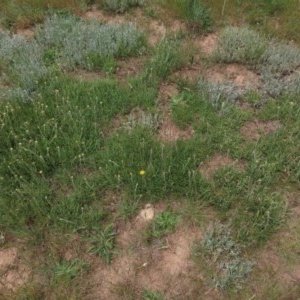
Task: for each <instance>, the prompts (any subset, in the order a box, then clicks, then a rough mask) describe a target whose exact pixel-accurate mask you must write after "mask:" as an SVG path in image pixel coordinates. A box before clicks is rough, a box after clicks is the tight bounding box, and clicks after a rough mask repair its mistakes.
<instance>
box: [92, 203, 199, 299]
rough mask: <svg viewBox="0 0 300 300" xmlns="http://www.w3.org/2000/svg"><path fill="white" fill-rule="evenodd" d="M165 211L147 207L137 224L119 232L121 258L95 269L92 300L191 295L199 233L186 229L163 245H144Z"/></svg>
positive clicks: (194, 229)
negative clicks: (146, 293) (153, 223)
mask: <svg viewBox="0 0 300 300" xmlns="http://www.w3.org/2000/svg"><path fill="white" fill-rule="evenodd" d="M163 207H165V206H163V205H155V206H153V205H151V204H147V205H146V206H145V207H144V209H142V210H141V211H140V213H139V214H138V215H137V217H136V218H135V219H134V220H133V221H131V222H128V223H126V224H123V226H122V227H120V228H119V230H118V231H119V234H118V236H117V239H116V243H117V247H116V249H117V250H116V251H117V254H116V256H115V258H114V259H113V262H112V263H111V265H104V264H103V263H101V262H99V263H98V266H97V267H95V268H94V271H93V274H92V279H91V280H92V282H93V288H92V291H91V294H90V296H89V297H88V299H112V300H114V299H127V298H128V299H133V297H135V299H140V298H139V297H140V296H141V294H142V292H143V291H144V290H152V291H159V292H161V293H163V294H164V295H165V299H176V298H177V297H179V298H178V299H180V297H185V296H188V295H189V294H190V293H191V290H192V289H193V288H194V285H193V284H192V280H193V279H195V276H196V275H195V269H196V268H195V266H194V262H193V261H192V260H190V255H191V249H192V244H193V243H194V241H195V240H200V239H201V232H200V231H199V229H197V228H196V227H191V226H184V227H183V228H181V229H179V230H178V231H176V232H175V233H174V234H172V235H169V236H168V237H167V238H165V239H164V240H161V242H155V243H152V244H151V245H149V244H147V243H145V241H143V236H144V234H145V229H146V228H147V226H149V224H150V222H151V220H152V219H153V217H154V216H155V214H157V213H158V212H159V211H161V210H162V209H163ZM196 277H197V276H196ZM122 297H123V298H122ZM126 297H127V298H126ZM181 299H182V298H181Z"/></svg>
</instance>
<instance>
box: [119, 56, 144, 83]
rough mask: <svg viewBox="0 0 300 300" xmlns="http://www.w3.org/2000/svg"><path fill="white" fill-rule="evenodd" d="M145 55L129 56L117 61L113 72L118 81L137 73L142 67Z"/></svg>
mask: <svg viewBox="0 0 300 300" xmlns="http://www.w3.org/2000/svg"><path fill="white" fill-rule="evenodd" d="M145 60H146V57H145V56H139V57H129V58H127V59H125V60H121V61H119V62H118V64H119V66H118V67H117V70H116V72H115V76H116V78H117V79H118V80H119V81H125V80H126V78H127V77H129V76H136V75H138V74H139V73H140V72H141V71H142V70H143V67H144V63H145Z"/></svg>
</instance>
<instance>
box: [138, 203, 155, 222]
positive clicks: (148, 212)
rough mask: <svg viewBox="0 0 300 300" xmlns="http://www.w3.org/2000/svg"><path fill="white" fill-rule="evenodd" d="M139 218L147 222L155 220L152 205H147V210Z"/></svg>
mask: <svg viewBox="0 0 300 300" xmlns="http://www.w3.org/2000/svg"><path fill="white" fill-rule="evenodd" d="M139 216H140V217H141V218H142V219H144V220H146V221H150V220H152V219H153V218H154V208H153V206H152V204H146V205H145V208H144V209H142V210H141V211H140V214H139Z"/></svg>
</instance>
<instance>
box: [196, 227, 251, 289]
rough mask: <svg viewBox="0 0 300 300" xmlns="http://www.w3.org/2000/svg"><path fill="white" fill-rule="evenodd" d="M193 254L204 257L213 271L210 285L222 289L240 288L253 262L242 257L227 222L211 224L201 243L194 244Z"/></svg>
mask: <svg viewBox="0 0 300 300" xmlns="http://www.w3.org/2000/svg"><path fill="white" fill-rule="evenodd" d="M203 250H204V251H203ZM194 255H196V256H202V257H203V258H204V259H205V261H206V264H207V265H209V267H210V269H211V270H212V272H213V275H212V277H213V278H212V285H213V286H214V287H215V288H219V289H222V290H224V289H228V288H230V287H232V286H233V287H234V288H240V286H239V284H240V283H241V282H242V281H243V280H245V277H246V275H247V274H248V273H250V272H251V271H252V268H253V262H251V261H247V260H244V259H242V257H241V249H240V247H239V245H238V244H237V243H236V242H235V241H234V240H232V237H231V228H230V225H228V224H227V225H222V224H220V223H214V224H211V225H210V227H208V229H207V231H206V232H205V235H204V237H203V240H202V241H201V243H198V244H197V243H196V244H195V246H194Z"/></svg>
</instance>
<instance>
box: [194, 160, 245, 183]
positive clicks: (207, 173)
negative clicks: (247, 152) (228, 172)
mask: <svg viewBox="0 0 300 300" xmlns="http://www.w3.org/2000/svg"><path fill="white" fill-rule="evenodd" d="M224 167H233V168H235V169H237V170H238V171H244V170H245V164H244V163H243V162H241V161H238V160H233V159H232V158H231V157H230V156H228V155H222V154H215V155H213V156H212V157H211V158H208V159H207V160H206V161H204V162H203V163H202V164H201V165H200V166H199V171H200V172H201V174H202V175H203V176H204V177H205V178H207V179H209V180H211V179H212V177H213V174H214V173H215V172H216V171H217V170H218V169H220V168H224Z"/></svg>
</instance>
